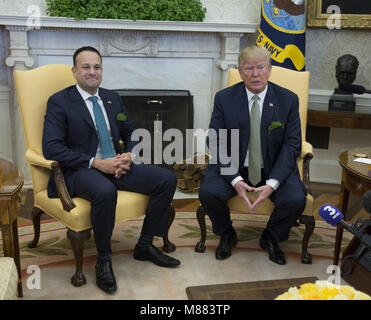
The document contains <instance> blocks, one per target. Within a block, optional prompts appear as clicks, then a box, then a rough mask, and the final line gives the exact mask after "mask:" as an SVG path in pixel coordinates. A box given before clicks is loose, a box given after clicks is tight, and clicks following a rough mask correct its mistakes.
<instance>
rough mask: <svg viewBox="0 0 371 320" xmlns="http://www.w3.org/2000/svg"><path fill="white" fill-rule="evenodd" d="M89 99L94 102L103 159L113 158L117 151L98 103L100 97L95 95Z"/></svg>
mask: <svg viewBox="0 0 371 320" xmlns="http://www.w3.org/2000/svg"><path fill="white" fill-rule="evenodd" d="M88 99H89V100H90V101H91V102H93V113H94V118H95V124H96V126H97V131H98V136H99V140H100V146H101V148H102V153H103V159H107V158H113V157H114V156H115V153H114V151H113V148H112V144H111V140H110V135H109V132H108V128H107V124H106V120H105V119H104V115H103V111H102V109H101V107H100V105H99V103H98V98H97V97H95V96H91V97H89V98H88Z"/></svg>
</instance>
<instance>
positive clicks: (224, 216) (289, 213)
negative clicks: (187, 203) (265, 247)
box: [199, 168, 306, 242]
mask: <svg viewBox="0 0 371 320" xmlns="http://www.w3.org/2000/svg"><path fill="white" fill-rule="evenodd" d="M240 174H241V176H242V178H243V179H244V181H245V182H246V183H247V184H249V185H251V183H250V182H249V181H248V170H247V168H244V169H243V170H241V171H240ZM262 177H264V171H263V170H262ZM264 184H265V177H264V178H263V179H262V181H261V182H259V183H258V184H257V187H259V186H261V185H264ZM236 194H237V193H236V191H235V189H234V188H233V187H232V185H231V184H230V183H229V182H227V181H226V180H225V179H224V178H223V177H222V176H215V175H214V176H209V177H207V176H206V177H205V179H204V181H203V183H202V185H201V187H200V190H199V198H200V202H201V204H202V206H203V208H204V209H205V211H206V213H207V215H208V216H209V218H210V220H211V222H212V226H213V231H214V233H215V234H216V235H222V234H223V232H224V231H226V230H227V229H228V228H230V226H231V225H232V221H231V218H230V211H229V208H228V206H227V201H228V200H229V199H230V198H232V197H234V196H235V195H236ZM270 199H271V200H272V201H273V203H274V210H273V212H272V214H271V216H270V218H269V220H268V222H267V226H266V230H267V231H268V232H269V234H270V235H271V236H272V237H273V238H274V239H275V240H276V241H277V242H280V241H285V240H287V239H288V237H289V232H290V229H291V227H292V226H293V224H294V223H295V221H296V220H297V218H298V217H299V216H300V215H301V213H302V212H303V210H304V208H305V203H306V194H305V188H304V185H303V183H302V182H301V180H300V178H299V177H296V176H292V177H289V178H288V179H287V180H286V181H285V182H284V183H282V184H281V185H280V186H279V188H278V189H277V190H276V191H274V192H273V193H272V195H271V197H270Z"/></svg>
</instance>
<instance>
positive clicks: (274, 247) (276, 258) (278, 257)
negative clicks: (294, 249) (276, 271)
mask: <svg viewBox="0 0 371 320" xmlns="http://www.w3.org/2000/svg"><path fill="white" fill-rule="evenodd" d="M259 245H260V247H261V248H262V249H263V250H266V251H268V254H269V260H271V261H273V262H274V263H277V264H281V265H284V264H286V258H285V254H284V253H283V251H282V250H281V249H280V247H279V245H278V243H277V241H275V240H274V239H271V238H269V237H264V236H262V237H261V238H260V241H259Z"/></svg>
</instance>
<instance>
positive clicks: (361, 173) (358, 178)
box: [333, 147, 371, 265]
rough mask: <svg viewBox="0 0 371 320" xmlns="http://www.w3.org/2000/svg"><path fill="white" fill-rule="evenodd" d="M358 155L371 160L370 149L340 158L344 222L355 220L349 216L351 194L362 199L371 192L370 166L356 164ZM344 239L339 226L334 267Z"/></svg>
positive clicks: (341, 202) (348, 153)
mask: <svg viewBox="0 0 371 320" xmlns="http://www.w3.org/2000/svg"><path fill="white" fill-rule="evenodd" d="M357 154H365V155H366V157H367V158H371V147H370V148H356V149H350V150H348V151H345V152H343V153H342V154H341V155H340V157H339V163H340V165H341V167H342V169H343V171H342V176H341V186H340V199H339V206H340V208H339V209H340V211H341V212H342V213H343V214H344V220H350V219H352V218H353V216H351V215H350V214H347V208H348V200H349V193H350V192H351V193H352V194H354V195H356V196H358V197H360V198H361V197H362V196H363V194H364V193H366V192H367V191H368V190H371V177H370V176H369V175H368V170H369V169H368V165H367V164H365V163H359V162H355V161H354V159H356V158H357V156H356V155H357ZM342 238H343V228H342V227H341V226H339V225H338V226H337V229H336V240H335V251H334V259H333V261H334V265H337V264H338V263H339V255H340V248H341V241H342Z"/></svg>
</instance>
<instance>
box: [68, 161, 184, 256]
mask: <svg viewBox="0 0 371 320" xmlns="http://www.w3.org/2000/svg"><path fill="white" fill-rule="evenodd" d="M176 183H177V181H176V177H175V175H174V173H173V172H171V171H169V170H167V169H163V168H160V167H156V166H152V165H147V164H140V165H136V164H134V163H133V164H132V165H131V167H130V170H129V171H128V172H127V174H125V175H122V176H121V177H120V178H119V179H116V178H115V176H114V175H108V174H104V173H102V172H100V171H98V170H96V169H82V170H79V172H77V173H76V174H75V175H74V186H73V187H74V190H75V192H74V195H73V196H76V197H81V198H84V199H86V200H89V201H90V203H91V223H92V227H93V232H94V238H95V243H96V247H97V251H98V254H100V255H107V254H111V253H112V250H111V236H112V231H113V228H114V225H115V216H116V204H117V190H125V191H132V192H137V193H142V194H147V195H149V196H150V200H149V203H148V207H147V210H146V216H145V218H144V221H143V227H142V232H143V233H145V234H148V235H151V236H159V237H162V236H165V235H166V232H167V231H168V224H169V220H168V217H169V209H170V203H171V201H172V199H173V196H174V193H175V189H176Z"/></svg>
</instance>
